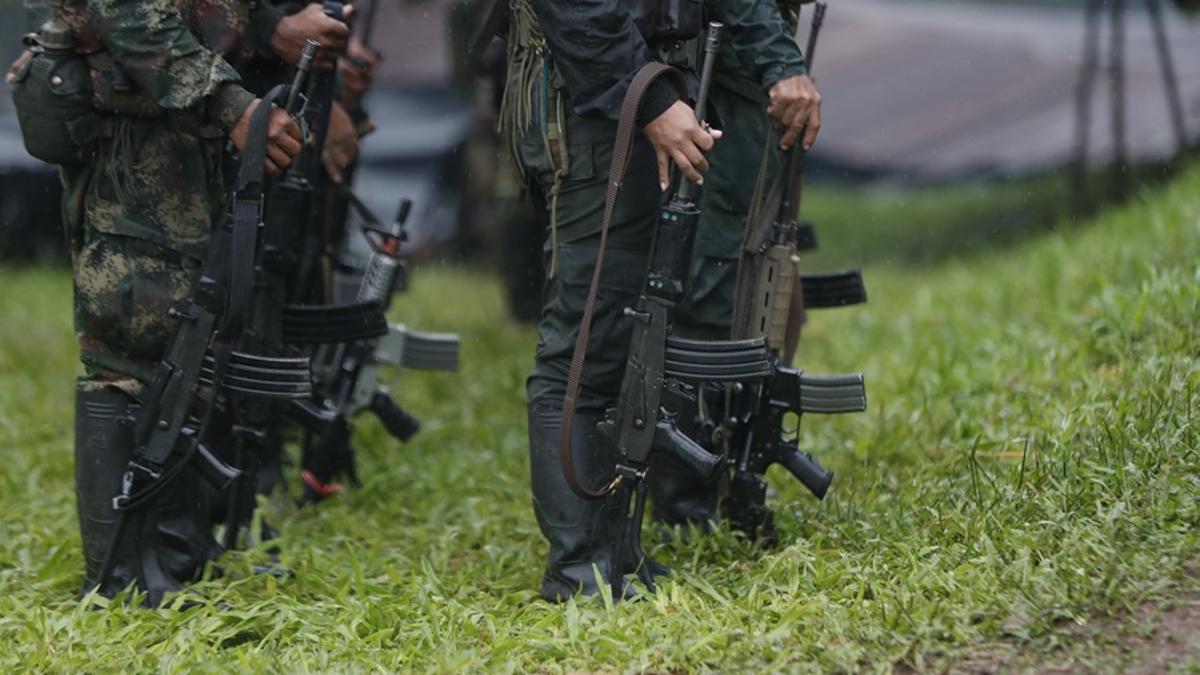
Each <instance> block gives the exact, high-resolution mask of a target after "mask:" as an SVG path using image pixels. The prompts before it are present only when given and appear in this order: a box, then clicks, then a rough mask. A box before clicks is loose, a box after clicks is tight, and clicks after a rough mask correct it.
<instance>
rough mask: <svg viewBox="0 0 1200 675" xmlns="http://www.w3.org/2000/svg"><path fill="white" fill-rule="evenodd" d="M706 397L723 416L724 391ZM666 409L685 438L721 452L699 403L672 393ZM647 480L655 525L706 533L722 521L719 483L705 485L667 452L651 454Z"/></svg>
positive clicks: (708, 407)
mask: <svg viewBox="0 0 1200 675" xmlns="http://www.w3.org/2000/svg"><path fill="white" fill-rule="evenodd" d="M705 398H706V400H707V401H708V405H707V407H706V410H707V411H709V412H710V413H712V414H720V410H722V409H723V408H724V392H723V390H720V389H716V393H715V395H714V394H708V395H706V397H705ZM663 407H665V408H666V409H667V411H668V412H670V413H671V414H673V415H675V424H676V426H678V427H679V430H680V431H682V432H683V433H684V435H686V436H687V437H688V438H691V439H692V440H694V441H696V442H697V443H699V444H700V445H701V447H703V448H704V449H705V450H708V451H709V452H713V453H715V452H717V449H715V448H714V447H713V443H712V434H713V424H712V422H711V421H709V420H704V419H701V415H700V409H699V406H698V405H697V402H696V401H689V400H687V399H684V398H682V397H680V396H677V395H675V394H670V395H668V397H667V400H666V401H665V403H664V406H663ZM646 481H647V483H648V484H649V486H650V501H651V502H652V504H653V506H652V508H651V512H650V513H651V518H653V519H654V522H656V523H660V524H662V525H665V526H667V527H675V526H676V525H678V526H681V527H689V526H691V527H695V528H697V529H699V530H700V531H702V532H709V531H711V530H712V528H713V526H714V525H715V524H716V522H717V519H718V518H719V514H718V511H717V503H718V501H719V497H720V481H719V480H717V479H713V480H711V481H708V482H705V481H703V480H702V479H700V478H698V477H697V476H696V474H695V472H694V471H692V470H691V469H689V468H688V467H687V466H685V465H684V464H683V463H682V462H680V461H679V460H677V459H675V458H674V457H671V456H670V455H667V454H665V453H654V454H653V455H651V459H650V471H649V473H648V474H647V479H646Z"/></svg>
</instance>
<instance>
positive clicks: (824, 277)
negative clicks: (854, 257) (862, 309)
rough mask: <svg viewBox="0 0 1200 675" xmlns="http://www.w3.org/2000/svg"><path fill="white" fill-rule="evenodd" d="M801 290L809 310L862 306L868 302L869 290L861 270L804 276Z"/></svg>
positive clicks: (801, 278)
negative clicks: (864, 282)
mask: <svg viewBox="0 0 1200 675" xmlns="http://www.w3.org/2000/svg"><path fill="white" fill-rule="evenodd" d="M800 288H801V290H803V292H804V306H805V308H808V309H825V308H831V307H846V306H848V305H861V304H863V303H865V302H866V301H867V288H866V286H864V285H863V280H862V272H861V271H859V270H845V271H842V272H834V273H831V274H802V275H800Z"/></svg>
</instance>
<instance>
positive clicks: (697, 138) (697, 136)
mask: <svg viewBox="0 0 1200 675" xmlns="http://www.w3.org/2000/svg"><path fill="white" fill-rule="evenodd" d="M692 143H695V144H696V147H698V148H699V149H700V150H702V151H704V152H708V151H709V150H712V147H713V143H716V140H715V139H714V138H713V137H712V134H710V133H709V131H708V129H704V128H700V127H697V128H696V130H695V131H693V132H692Z"/></svg>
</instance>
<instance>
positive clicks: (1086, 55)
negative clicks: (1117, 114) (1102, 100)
mask: <svg viewBox="0 0 1200 675" xmlns="http://www.w3.org/2000/svg"><path fill="white" fill-rule="evenodd" d="M1102 9H1104V0H1089V1H1088V4H1087V6H1086V8H1085V9H1084V18H1083V59H1082V61H1081V63H1080V67H1079V80H1078V82H1077V83H1076V85H1075V171H1074V176H1073V179H1074V189H1075V199H1076V203H1077V204H1078V206H1079V209H1080V210H1081V211H1085V210H1087V208H1088V206H1089V204H1088V150H1089V146H1090V145H1091V135H1092V92H1093V91H1095V89H1096V73H1097V71H1098V70H1099V65H1100V63H1099V62H1100V14H1101V10H1102Z"/></svg>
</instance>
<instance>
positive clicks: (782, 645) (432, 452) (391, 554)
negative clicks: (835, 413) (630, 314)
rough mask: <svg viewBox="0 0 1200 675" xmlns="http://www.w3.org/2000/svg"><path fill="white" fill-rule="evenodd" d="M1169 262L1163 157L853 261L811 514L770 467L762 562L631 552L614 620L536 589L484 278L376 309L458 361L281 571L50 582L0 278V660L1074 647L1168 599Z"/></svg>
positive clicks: (1176, 477)
mask: <svg viewBox="0 0 1200 675" xmlns="http://www.w3.org/2000/svg"><path fill="white" fill-rule="evenodd" d="M813 192H814V193H815V192H816V191H815V190H814V191H813ZM824 234H825V240H826V242H827V243H831V242H832V240H834V239H835V238H836V237H837V236H838V235H837V233H836V232H826V233H824ZM807 260H808V261H809V262H810V263H811V264H813V265H815V266H823V265H827V264H830V263H829V260H822V259H821V258H815V259H813V258H809V259H807ZM1198 260H1200V170H1192V171H1189V172H1185V173H1184V174H1183V175H1182V176H1181V177H1180V178H1179V179H1178V180H1177V181H1175V182H1174V183H1173V184H1172V185H1171V186H1169V187H1168V188H1165V189H1162V190H1155V191H1149V192H1145V193H1143V194H1142V195H1140V197H1139V199H1138V200H1137V203H1136V204H1134V205H1132V206H1130V207H1128V208H1124V209H1119V210H1115V211H1112V212H1109V213H1108V214H1106V215H1105V216H1103V217H1102V218H1100V219H1099V221H1098V222H1095V223H1093V224H1091V225H1090V226H1089V227H1086V228H1083V227H1079V228H1068V229H1065V230H1063V231H1060V232H1057V233H1052V234H1048V235H1045V236H1044V237H1041V238H1039V239H1037V240H1031V241H1028V242H1027V243H1025V244H1022V245H1018V246H1014V247H1010V248H1006V249H1004V250H1002V251H999V252H995V253H992V254H983V253H978V252H977V253H975V254H973V255H971V256H970V257H968V258H960V259H957V260H950V261H948V262H943V263H940V264H938V265H936V266H932V267H926V268H919V269H912V268H907V269H906V268H901V267H898V266H887V265H879V266H875V267H872V268H870V269H868V272H867V274H868V277H867V279H868V284H869V287H870V291H871V303H870V304H869V305H868V306H866V307H863V308H857V309H850V310H843V311H839V312H831V313H825V314H820V315H815V316H814V317H813V322H812V324H811V328H810V330H809V331H808V333H807V334H806V338H805V345H804V348H803V351H802V355H801V362H802V365H804V366H805V367H807V368H810V369H812V370H816V371H823V370H828V371H844V370H851V369H862V370H863V371H864V372H865V373H866V376H867V381H868V386H869V395H870V399H871V410H870V411H869V412H868V413H866V414H862V415H852V416H846V417H842V418H838V419H829V418H816V417H814V418H812V419H806V420H805V422H806V424H805V426H804V431H803V441H804V445H805V446H806V447H808V448H810V449H812V450H813V451H815V452H817V453H818V454H819V455H820V456H821V458H822V460H823V461H824V462H825V463H826V465H827V466H831V467H832V468H834V469H836V470H837V473H838V478H837V481H836V482H835V486H834V488H833V490H832V491H831V494H830V496H829V498H828V499H827V501H826V502H824V503H817V502H815V501H814V500H813V499H812V498H811V497H808V496H806V495H804V494H802V492H801V488H799V487H798V486H797V485H795V484H793V483H792V482H791V481H790V480H787V479H786V477H785V476H774V477H773V478H774V479H775V485H776V487H777V490H778V492H779V500H778V501H777V504H778V508H779V514H780V515H779V521H780V526H781V530H782V539H783V542H784V545H783V547H782V548H780V549H779V550H775V551H771V552H758V551H754V550H752V549H751V548H750V547H749V546H748V545H746V544H745V543H744V542H742V541H740V540H739V539H737V538H735V537H734V536H732V535H730V534H729V533H725V532H721V533H718V534H716V535H715V536H711V537H702V538H693V539H689V540H686V541H679V542H675V543H672V544H669V545H662V544H659V545H657V546H654V547H653V548H654V549H655V551H656V553H657V555H659V556H660V557H662V558H664V559H666V560H667V561H668V562H670V563H672V564H674V565H675V566H676V567H677V569H678V570H679V574H678V575H677V576H676V577H675V578H673V579H672V580H671V581H669V582H668V583H666V584H664V585H663V586H662V588H661V589H660V592H659V593H658V594H657V595H656V596H654V597H651V598H649V599H647V600H645V601H643V602H637V603H629V604H621V605H616V606H611V605H607V604H605V603H603V602H601V601H586V602H579V603H574V602H572V603H568V604H566V605H564V606H552V605H548V604H545V603H542V602H540V601H538V600H537V599H536V589H537V586H538V581H539V577H540V574H541V565H542V563H543V557H544V555H545V550H546V547H545V544H544V542H543V541H542V540H541V538H540V536H539V534H538V532H537V528H536V525H535V523H534V520H533V517H532V513H531V510H530V507H529V496H528V486H527V481H528V478H527V471H528V468H527V461H528V460H527V459H526V457H527V455H526V448H525V430H524V403H523V380H524V376H525V373H526V372H527V371H528V369H529V366H530V362H531V352H532V340H533V335H532V334H531V332H530V331H528V330H526V329H520V328H515V327H512V326H510V325H509V324H508V323H507V322H506V319H505V317H504V312H503V307H502V301H501V293H500V291H499V289H498V287H497V285H496V284H495V283H494V282H493V281H492V280H490V279H489V278H487V277H484V276H480V275H477V274H475V273H471V272H465V271H457V270H450V269H436V268H422V269H419V270H418V271H417V274H416V280H415V287H414V291H413V293H412V294H411V295H409V296H407V297H406V298H404V299H403V301H402V302H401V305H400V307H399V308H398V311H397V316H403V317H404V318H405V319H406V320H408V321H410V322H411V323H412V324H413V325H414V326H419V327H423V328H431V329H450V330H457V331H459V332H461V333H462V334H463V338H464V344H463V353H464V358H463V369H462V372H461V374H459V375H446V374H438V373H432V374H417V373H408V374H405V376H404V378H403V381H402V386H401V387H400V388H399V389H400V396H401V398H402V400H403V401H404V402H405V403H406V404H407V405H409V406H410V407H411V408H412V409H413V411H414V412H415V413H417V414H418V415H419V416H421V417H423V418H424V420H425V428H424V430H423V432H422V433H421V434H420V436H419V437H418V438H417V439H416V440H415V441H414V442H413V443H412V444H410V445H407V446H398V445H396V444H395V443H393V442H391V441H389V440H387V439H386V438H385V437H384V435H383V433H382V431H381V429H380V428H379V427H378V425H377V424H375V423H374V422H373V421H367V420H364V421H363V423H362V424H361V426H360V433H359V435H358V442H359V446H360V448H361V450H362V454H363V458H362V469H363V474H364V478H365V485H364V487H363V489H361V490H359V491H357V492H354V493H351V494H348V495H346V496H345V497H344V498H340V499H337V500H334V501H332V502H329V503H327V504H324V505H322V506H321V507H320V508H316V509H309V510H306V511H302V512H291V513H287V514H285V515H284V517H283V519H282V522H283V538H282V540H281V541H280V545H281V547H282V558H283V562H284V564H286V565H287V566H288V567H289V568H291V569H292V570H293V571H294V572H295V576H294V577H293V578H290V579H286V580H276V579H273V578H271V577H266V576H254V575H252V574H250V573H249V569H250V566H251V564H252V563H253V562H254V561H256V560H260V559H261V558H262V555H263V554H262V552H259V551H251V552H247V553H238V554H234V555H231V556H229V557H228V558H227V560H226V561H225V568H226V575H225V576H224V577H223V578H219V579H213V580H210V581H206V582H204V583H202V584H200V585H199V586H198V590H199V593H200V597H201V598H202V600H201V602H200V603H199V605H198V606H195V607H192V608H190V609H187V610H186V611H175V610H171V609H164V610H156V611H147V610H140V609H135V608H132V607H129V606H127V605H120V606H115V607H113V608H111V609H110V610H108V611H92V610H89V609H88V608H87V605H86V604H84V603H81V602H79V601H78V600H77V599H76V597H75V593H76V591H77V589H78V585H79V583H80V577H81V567H82V560H81V556H80V551H79V545H78V541H77V533H76V526H75V522H74V504H73V498H72V494H71V433H72V432H71V421H70V420H71V411H70V401H71V392H72V376H73V374H74V372H75V368H76V366H75V355H74V349H73V346H72V338H71V325H70V318H69V314H70V311H69V297H70V282H69V280H68V278H67V277H66V275H65V274H64V273H62V272H59V271H44V270H37V269H33V270H21V271H13V270H4V271H0V280H2V281H3V289H4V291H3V293H2V294H0V319H2V320H0V511H2V512H3V513H4V518H3V520H2V521H0V668H3V669H4V670H11V669H13V668H18V667H20V668H27V669H31V670H39V671H47V670H50V671H63V670H89V671H103V670H115V669H120V668H135V669H142V670H163V671H179V670H188V671H191V670H201V671H214V672H216V671H222V672H223V671H226V670H231V669H232V670H245V671H260V670H276V671H287V672H292V671H313V670H319V671H324V670H354V671H357V670H385V671H390V670H408V669H421V670H426V669H430V670H442V671H462V670H479V669H488V670H501V671H505V670H508V671H530V670H539V671H540V670H544V671H567V670H614V671H631V670H657V671H685V670H696V669H715V670H722V671H733V670H743V669H750V668H753V669H760V670H822V671H828V670H848V671H849V670H853V671H860V670H876V671H887V670H889V669H890V668H892V667H893V666H894V665H895V664H908V665H913V666H917V667H920V666H926V665H929V664H931V663H940V662H942V661H943V660H953V659H954V657H955V655H956V654H959V653H962V652H963V650H965V649H970V648H973V647H979V646H981V645H982V646H986V645H989V644H995V643H997V642H999V643H1003V644H1006V645H1017V646H1018V647H1019V648H1020V649H1021V650H1022V651H1023V652H1024V653H1026V654H1029V655H1031V658H1034V659H1035V660H1036V659H1041V658H1046V659H1049V658H1054V653H1055V650H1057V649H1060V648H1062V647H1067V648H1069V649H1071V650H1078V649H1080V648H1081V646H1080V645H1079V644H1078V641H1079V640H1081V639H1083V638H1079V637H1078V636H1079V635H1080V634H1081V632H1080V631H1078V630H1073V629H1074V628H1075V627H1076V625H1077V624H1080V623H1088V622H1094V621H1097V620H1103V617H1106V616H1120V615H1121V614H1122V613H1123V612H1124V611H1125V610H1126V609H1128V608H1130V607H1134V606H1136V605H1138V604H1139V603H1142V602H1144V601H1146V600H1154V599H1161V598H1170V597H1172V596H1175V595H1177V594H1179V593H1181V592H1183V591H1184V590H1186V589H1191V588H1194V587H1195V585H1196V584H1195V581H1194V579H1193V578H1191V577H1190V576H1189V574H1188V569H1189V566H1192V567H1193V569H1194V564H1195V563H1196V561H1197V552H1198V549H1200V540H1198V535H1197V527H1196V526H1197V521H1198V520H1200V504H1198V501H1197V488H1198V485H1200V469H1198V468H1197V467H1198V466H1200V464H1198V462H1197V460H1198V457H1197V446H1198V445H1200V411H1198V410H1197V402H1198V399H1200V368H1198V367H1197V358H1198V355H1200V335H1198V330H1200V328H1198V325H1200V268H1198V266H1197V261H1198ZM398 384H399V383H398ZM1086 634H1090V633H1086ZM1088 639H1090V638H1088ZM1083 646H1084V647H1086V646H1087V645H1083ZM1106 658H1107V657H1106ZM1102 667H1116V666H1115V665H1114V664H1113V663H1106V664H1102Z"/></svg>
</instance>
